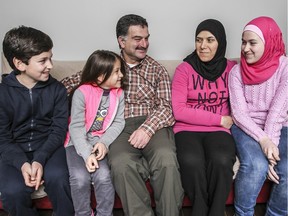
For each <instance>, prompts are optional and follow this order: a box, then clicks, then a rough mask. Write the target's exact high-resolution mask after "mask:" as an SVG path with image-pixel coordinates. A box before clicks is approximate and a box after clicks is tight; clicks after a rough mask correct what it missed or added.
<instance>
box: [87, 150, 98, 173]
mask: <svg viewBox="0 0 288 216" xmlns="http://www.w3.org/2000/svg"><path fill="white" fill-rule="evenodd" d="M85 165H86V169H87V170H88V172H90V173H92V172H95V171H96V169H98V168H99V164H98V161H97V159H96V156H95V154H94V153H92V154H90V156H89V157H88V158H87V160H86V164H85Z"/></svg>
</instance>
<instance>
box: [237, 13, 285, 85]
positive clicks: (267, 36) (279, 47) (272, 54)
mask: <svg viewBox="0 0 288 216" xmlns="http://www.w3.org/2000/svg"><path fill="white" fill-rule="evenodd" d="M247 30H249V31H253V32H254V33H256V34H257V35H258V36H259V37H260V38H261V39H262V41H263V42H264V46H265V49H264V53H263V55H262V57H261V58H260V59H259V60H258V61H257V62H255V63H253V64H247V62H246V60H245V57H244V56H243V54H242V53H241V75H242V79H243V82H244V84H246V85H255V84H260V83H262V82H264V81H266V80H268V79H269V78H270V77H271V76H272V75H273V74H274V73H275V72H276V70H277V68H278V66H279V58H280V56H282V55H285V45H284V41H283V38H282V32H281V30H280V28H279V26H278V25H277V23H276V22H275V21H274V20H273V19H272V18H270V17H264V16H262V17H257V18H255V19H253V20H251V21H250V22H249V23H248V24H247V25H246V26H245V28H244V30H243V32H244V31H247Z"/></svg>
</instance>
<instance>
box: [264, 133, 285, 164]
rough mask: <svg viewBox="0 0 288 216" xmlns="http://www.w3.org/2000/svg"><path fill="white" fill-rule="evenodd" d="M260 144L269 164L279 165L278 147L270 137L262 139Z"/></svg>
mask: <svg viewBox="0 0 288 216" xmlns="http://www.w3.org/2000/svg"><path fill="white" fill-rule="evenodd" d="M259 143H260V146H261V148H262V151H263V152H264V154H265V155H266V157H267V159H268V160H269V163H270V164H272V165H274V166H275V165H277V162H278V161H280V157H279V149H278V147H277V146H276V145H275V144H274V143H273V142H272V141H271V140H270V139H269V138H268V137H265V138H263V139H261V140H260V141H259Z"/></svg>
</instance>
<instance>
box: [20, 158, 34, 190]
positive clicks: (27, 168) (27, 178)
mask: <svg viewBox="0 0 288 216" xmlns="http://www.w3.org/2000/svg"><path fill="white" fill-rule="evenodd" d="M21 172H22V175H23V178H24V182H25V185H26V186H28V187H35V185H36V181H35V180H34V181H33V180H32V179H31V174H32V166H31V165H30V164H29V163H28V162H25V163H24V164H23V165H22V167H21Z"/></svg>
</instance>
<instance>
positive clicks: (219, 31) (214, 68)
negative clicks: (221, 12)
mask: <svg viewBox="0 0 288 216" xmlns="http://www.w3.org/2000/svg"><path fill="white" fill-rule="evenodd" d="M201 31H209V32H211V33H212V34H213V35H214V36H215V38H216V40H217V42H218V49H217V51H216V53H215V56H214V58H213V59H211V61H209V62H203V61H201V60H200V58H199V57H198V55H197V53H196V49H195V50H194V52H192V53H191V54H190V55H188V56H187V57H186V58H185V59H184V60H183V61H185V62H187V63H189V64H190V65H191V66H192V67H193V68H194V70H195V71H196V72H197V73H198V74H199V75H201V76H202V77H203V78H205V79H207V80H209V81H215V80H216V79H217V78H218V77H220V76H221V74H222V73H223V72H224V70H225V68H226V66H227V59H226V58H225V52H226V45H227V42H226V34H225V29H224V26H223V25H222V23H221V22H219V21H218V20H215V19H207V20H204V21H202V22H201V23H200V24H199V25H198V27H197V29H196V34H195V40H196V38H197V35H198V34H199V33H200V32H201Z"/></svg>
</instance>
